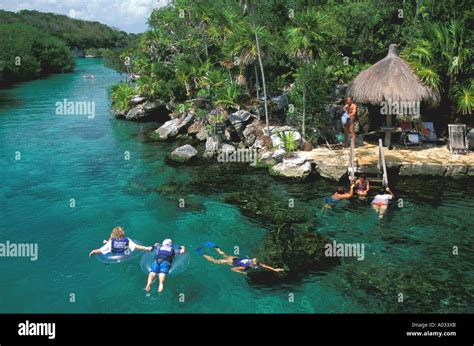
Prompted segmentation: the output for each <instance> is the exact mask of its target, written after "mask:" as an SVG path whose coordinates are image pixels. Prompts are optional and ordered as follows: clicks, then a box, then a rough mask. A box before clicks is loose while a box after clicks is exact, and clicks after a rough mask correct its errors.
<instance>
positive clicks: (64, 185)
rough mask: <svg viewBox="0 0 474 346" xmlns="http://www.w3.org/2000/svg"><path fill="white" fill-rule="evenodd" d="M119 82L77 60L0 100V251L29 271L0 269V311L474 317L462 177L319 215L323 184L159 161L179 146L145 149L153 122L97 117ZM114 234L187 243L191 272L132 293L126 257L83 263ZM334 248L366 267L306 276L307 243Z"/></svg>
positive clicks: (472, 237)
mask: <svg viewBox="0 0 474 346" xmlns="http://www.w3.org/2000/svg"><path fill="white" fill-rule="evenodd" d="M83 73H87V74H95V75H96V79H95V80H90V79H86V80H84V79H82V74H83ZM120 78H121V77H120V76H119V75H118V74H116V73H115V72H113V71H111V70H109V69H106V68H105V67H103V65H102V62H101V61H100V59H89V60H88V59H83V60H78V68H77V70H76V72H75V73H72V74H65V75H56V76H52V77H50V78H47V79H43V80H39V81H34V82H30V83H26V84H22V85H19V86H17V87H15V88H12V89H9V90H2V91H0V100H1V101H0V154H1V166H2V170H1V173H0V174H1V181H2V184H1V185H0V210H1V211H2V212H1V220H2V222H1V224H0V242H5V241H6V240H9V241H10V242H17V243H22V242H26V243H38V246H39V257H38V260H37V261H30V260H29V259H28V258H3V257H0V272H1V273H2V279H1V280H0V312H146V313H153V312H158V313H160V312H175V313H184V312H186V313H194V312H195V313H206V312H223V313H232V312H250V313H358V312H473V311H474V309H473V307H472V302H473V301H474V287H473V286H474V271H473V268H474V266H473V264H474V250H473V248H472V244H473V243H474V234H473V233H472V226H471V225H472V221H471V220H470V218H471V215H470V212H471V211H472V210H473V206H474V202H473V201H472V195H473V187H472V185H473V184H472V183H473V180H472V179H471V180H441V179H410V180H409V179H403V180H399V181H397V182H396V184H395V186H394V191H395V193H396V195H397V198H401V199H403V207H399V206H398V205H394V206H393V207H391V209H390V210H389V212H388V214H387V216H386V217H385V218H384V219H383V220H379V219H378V218H377V216H376V215H375V213H374V212H373V211H372V210H371V209H370V207H369V206H368V205H365V204H357V203H350V202H343V203H341V204H340V205H338V206H337V207H335V208H333V209H332V210H322V206H323V198H324V197H325V196H327V195H329V194H330V193H332V192H333V190H334V189H335V184H334V183H332V182H328V181H325V180H323V179H319V178H316V177H315V178H313V179H310V180H309V181H307V182H304V183H292V182H288V181H281V180H276V179H274V178H272V177H270V176H269V175H268V174H267V172H266V171H264V170H255V169H250V168H248V167H244V166H239V165H236V164H231V163H228V164H223V163H217V162H215V163H212V162H208V163H198V164H196V165H189V166H188V165H184V166H175V165H169V164H167V163H166V162H165V157H166V155H167V153H169V152H170V151H171V150H173V149H174V148H175V147H177V146H178V145H179V144H178V142H175V143H156V142H153V141H151V140H150V139H149V133H150V132H151V131H152V130H153V129H155V128H156V127H157V124H151V123H133V122H126V121H121V120H116V119H114V118H113V116H111V115H110V113H109V107H110V100H109V94H108V89H109V87H110V86H111V85H112V84H114V83H116V82H117V81H118V80H120ZM64 98H66V99H68V100H73V101H83V100H88V101H94V102H95V107H96V116H95V118H93V119H89V118H88V117H87V116H84V115H56V114H55V103H56V102H58V101H59V102H61V101H63V99H64ZM17 152H19V153H20V154H21V160H15V155H16V154H17ZM127 153H129V154H130V160H126V159H125V157H126V154H127ZM71 198H73V199H74V200H75V203H76V206H75V208H71V207H70V200H71ZM180 199H183V200H184V203H185V207H184V208H180V207H179V201H180ZM290 200H292V201H293V202H294V207H293V208H290V207H289V203H290ZM115 225H122V226H123V227H124V228H125V230H126V231H127V233H128V235H129V236H131V237H132V238H135V239H139V240H140V241H141V242H143V243H145V244H151V243H154V242H157V241H161V240H162V239H163V238H165V237H171V238H173V239H174V240H175V242H176V243H184V244H187V245H188V248H189V250H190V251H191V255H192V258H191V263H190V266H189V268H188V269H187V270H186V271H185V272H184V273H182V274H180V275H179V276H176V277H174V278H170V279H169V280H168V281H167V283H166V287H165V292H164V293H163V294H161V295H160V296H158V295H157V293H156V292H155V291H153V293H152V294H151V295H150V296H146V294H145V292H144V290H143V288H144V286H145V279H146V277H145V275H144V274H143V272H141V270H140V267H139V261H130V262H126V263H122V264H115V265H105V264H103V263H100V262H98V261H96V260H95V259H91V258H88V257H87V255H88V253H89V251H90V250H91V249H93V248H95V247H98V246H99V245H100V244H101V242H102V240H103V239H105V238H107V237H108V235H109V233H110V230H111V229H112V227H114V226H115ZM317 234H319V235H320V236H318V235H317ZM323 237H324V238H323ZM333 240H336V241H338V242H347V243H364V244H366V249H365V258H364V260H362V261H358V260H357V259H356V258H345V259H342V260H340V261H339V260H338V261H334V262H332V263H330V264H329V265H325V266H318V265H314V264H315V263H314V260H315V259H314V256H313V257H311V256H309V255H308V254H312V253H313V252H312V251H313V250H314V248H312V246H313V245H314V243H316V242H321V241H333ZM204 241H213V242H216V243H218V244H219V245H220V247H221V248H222V249H223V250H225V251H227V252H228V253H231V252H232V251H233V250H234V247H235V246H238V247H239V249H240V253H241V254H243V255H250V256H252V255H256V254H258V255H259V256H263V258H269V259H274V260H277V261H283V262H282V264H283V265H287V266H289V268H290V272H289V273H288V275H286V276H283V277H280V276H276V277H275V276H272V275H269V276H265V275H263V276H259V275H256V276H253V275H250V277H246V276H244V275H239V274H236V273H233V272H231V271H230V270H229V267H225V266H218V265H212V264H210V263H209V262H207V261H205V260H204V259H203V258H201V257H200V256H198V255H196V254H195V253H194V249H195V247H196V246H199V245H200V244H201V243H202V242H204ZM453 246H456V247H457V248H458V249H459V254H458V255H453V254H452V252H453ZM212 251H213V250H212V249H210V250H209V252H210V253H212ZM305 256H308V257H305ZM277 264H278V265H279V264H280V263H277ZM257 274H258V273H257ZM400 293H402V294H403V297H404V301H403V303H399V302H398V300H399V294H400ZM71 294H74V298H75V300H74V302H71V299H70V298H71ZM180 294H184V302H183V301H182V299H181V301H180V298H182V297H183V296H180ZM290 294H292V295H291V296H290ZM293 296H294V301H293V300H292V299H289V297H293Z"/></svg>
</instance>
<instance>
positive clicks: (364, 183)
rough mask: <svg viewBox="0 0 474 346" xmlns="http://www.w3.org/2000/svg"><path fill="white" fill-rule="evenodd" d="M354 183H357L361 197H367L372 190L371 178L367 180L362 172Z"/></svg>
mask: <svg viewBox="0 0 474 346" xmlns="http://www.w3.org/2000/svg"><path fill="white" fill-rule="evenodd" d="M354 184H355V189H356V193H357V195H358V196H359V198H360V199H365V198H366V197H367V194H368V193H369V190H370V183H369V180H367V177H366V175H365V174H361V175H360V177H359V179H357V180H356V181H355V183H354Z"/></svg>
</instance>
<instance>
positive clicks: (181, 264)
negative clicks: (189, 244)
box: [140, 252, 191, 276]
mask: <svg viewBox="0 0 474 346" xmlns="http://www.w3.org/2000/svg"><path fill="white" fill-rule="evenodd" d="M154 260H155V254H154V252H147V253H146V254H144V255H143V257H142V259H141V261H140V267H141V268H142V271H143V272H144V273H145V274H146V275H148V274H149V273H150V271H151V265H152V264H153V261H154ZM190 261H191V256H190V255H189V253H188V252H184V253H182V254H177V255H176V256H174V259H173V262H171V269H170V272H169V273H168V276H174V275H178V274H180V273H182V272H184V271H185V270H186V268H187V267H188V266H189V262H190Z"/></svg>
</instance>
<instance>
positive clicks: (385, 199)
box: [372, 187, 395, 219]
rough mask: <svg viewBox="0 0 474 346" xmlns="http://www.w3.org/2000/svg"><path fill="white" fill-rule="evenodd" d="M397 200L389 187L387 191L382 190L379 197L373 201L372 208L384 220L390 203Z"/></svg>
mask: <svg viewBox="0 0 474 346" xmlns="http://www.w3.org/2000/svg"><path fill="white" fill-rule="evenodd" d="M393 198H395V195H394V194H393V192H392V191H391V190H390V189H389V188H388V187H387V188H386V189H385V190H384V189H380V191H379V193H378V195H376V196H375V197H374V199H373V200H372V207H373V208H374V210H375V211H376V212H377V213H378V214H379V218H380V219H382V218H383V217H384V215H385V213H386V211H387V208H388V203H389V202H390V201H391V200H392V199H393Z"/></svg>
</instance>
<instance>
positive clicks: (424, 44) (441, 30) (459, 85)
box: [402, 20, 474, 120]
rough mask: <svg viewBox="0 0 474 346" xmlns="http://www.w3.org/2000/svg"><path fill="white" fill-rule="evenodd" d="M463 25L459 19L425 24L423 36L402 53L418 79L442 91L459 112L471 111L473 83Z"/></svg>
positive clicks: (473, 103) (470, 51)
mask: <svg viewBox="0 0 474 346" xmlns="http://www.w3.org/2000/svg"><path fill="white" fill-rule="evenodd" d="M464 27H465V26H464V25H463V23H462V22H461V21H459V20H451V21H450V23H449V24H447V25H444V24H437V23H425V25H424V37H423V38H421V39H418V40H415V41H414V42H413V45H412V46H409V47H407V48H406V49H405V50H404V51H403V53H402V57H403V58H405V59H406V60H407V61H408V62H409V64H410V65H411V66H412V67H413V69H414V70H415V72H416V73H417V75H418V77H419V78H420V80H421V81H422V82H423V83H424V84H425V85H427V86H428V87H431V88H433V89H435V90H439V91H442V92H444V93H445V95H446V96H447V97H448V99H450V100H451V101H452V105H453V109H454V112H453V113H456V112H457V113H459V114H467V113H471V112H472V109H473V106H474V100H473V96H472V95H473V87H474V85H473V82H472V79H470V78H469V75H470V73H472V70H470V69H472V67H471V65H470V64H469V61H470V59H471V56H472V53H473V51H472V48H471V47H469V46H468V45H467V44H466V40H465V36H466V33H465V31H464ZM470 71H471V72H470ZM471 75H472V74H471ZM452 120H453V119H452Z"/></svg>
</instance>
